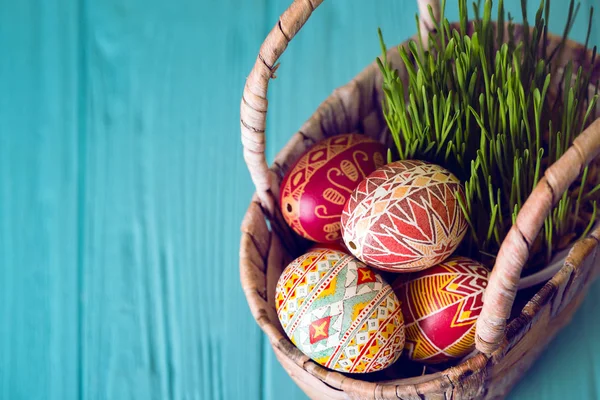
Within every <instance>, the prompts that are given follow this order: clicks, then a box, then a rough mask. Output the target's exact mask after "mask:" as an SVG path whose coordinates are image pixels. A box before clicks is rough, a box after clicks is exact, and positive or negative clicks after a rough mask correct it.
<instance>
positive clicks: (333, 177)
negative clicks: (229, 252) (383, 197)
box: [279, 133, 386, 242]
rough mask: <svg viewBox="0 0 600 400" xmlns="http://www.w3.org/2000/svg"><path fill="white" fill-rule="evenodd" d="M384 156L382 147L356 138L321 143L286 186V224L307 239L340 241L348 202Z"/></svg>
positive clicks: (298, 164)
mask: <svg viewBox="0 0 600 400" xmlns="http://www.w3.org/2000/svg"><path fill="white" fill-rule="evenodd" d="M385 151H386V148H385V146H384V145H383V144H381V143H378V142H376V141H375V140H373V139H370V138H368V137H366V136H364V135H360V134H356V133H350V134H343V135H337V136H333V137H331V138H328V139H325V140H322V141H320V142H318V143H316V144H315V145H314V146H312V147H311V148H310V149H309V150H308V151H307V152H306V153H304V154H303V155H302V156H301V157H300V158H299V159H298V160H297V161H296V163H295V164H294V165H293V166H292V167H291V168H290V171H289V172H288V173H287V174H286V176H285V177H284V179H283V182H282V183H281V190H280V199H279V200H280V204H281V211H282V214H283V217H284V219H285V221H286V222H287V223H288V225H290V226H291V227H292V229H293V230H294V231H295V232H296V233H298V234H299V235H300V236H302V237H304V238H306V239H309V240H312V241H315V242H335V241H337V240H340V239H341V234H340V216H341V214H342V210H343V208H344V203H345V202H346V200H347V199H348V197H350V194H351V193H352V191H353V190H354V188H355V187H356V186H357V185H358V183H359V182H360V181H361V180H362V179H364V178H365V177H366V176H367V175H368V174H370V173H371V172H373V171H374V170H375V169H377V168H379V167H380V166H382V165H383V163H384V159H383V155H384V154H385Z"/></svg>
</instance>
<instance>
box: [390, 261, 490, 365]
mask: <svg viewBox="0 0 600 400" xmlns="http://www.w3.org/2000/svg"><path fill="white" fill-rule="evenodd" d="M488 277H489V271H488V270H487V268H486V267H484V266H483V265H482V264H480V263H478V262H476V261H473V260H471V259H469V258H466V257H451V258H449V259H448V260H446V261H444V262H443V263H441V264H438V265H436V266H434V267H432V268H430V269H427V270H425V271H420V272H416V273H413V274H409V275H403V276H400V277H399V278H398V279H396V281H395V282H394V283H393V285H392V286H393V288H394V291H395V292H396V295H397V296H398V298H399V300H400V302H401V304H402V314H403V315H404V321H405V324H406V326H405V335H406V342H405V345H404V348H405V350H406V351H405V354H406V356H407V357H408V358H409V359H412V360H414V361H418V362H422V363H426V364H437V363H441V362H446V361H450V360H453V359H456V358H460V357H463V356H465V355H467V354H469V353H470V352H471V351H473V349H474V348H475V322H476V321H477V317H478V316H479V313H480V312H481V307H482V306H483V292H484V291H485V288H486V287H487V283H488Z"/></svg>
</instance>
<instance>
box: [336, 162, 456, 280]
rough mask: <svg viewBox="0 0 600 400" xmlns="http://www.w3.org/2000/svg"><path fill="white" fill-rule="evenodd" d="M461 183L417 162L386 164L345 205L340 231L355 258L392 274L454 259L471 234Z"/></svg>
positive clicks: (449, 173) (439, 169) (431, 166)
mask: <svg viewBox="0 0 600 400" xmlns="http://www.w3.org/2000/svg"><path fill="white" fill-rule="evenodd" d="M457 195H458V196H464V192H463V188H462V185H461V183H460V181H459V180H458V179H457V178H456V177H455V176H454V175H453V174H452V173H451V172H450V171H448V170H446V169H445V168H443V167H441V166H439V165H436V164H431V163H428V162H424V161H418V160H403V161H396V162H393V163H390V164H387V165H385V166H383V167H381V168H379V169H377V170H376V171H374V172H373V173H371V174H370V175H369V176H368V177H367V178H366V179H364V180H363V181H362V182H361V183H360V184H359V185H358V187H357V188H356V190H355V191H354V192H353V193H352V195H351V196H350V198H349V199H348V202H347V203H346V205H345V208H344V211H343V214H342V217H341V225H342V232H343V239H344V243H345V244H346V247H348V249H349V250H350V251H351V252H352V254H354V256H355V257H356V258H358V259H359V260H361V261H362V262H364V263H366V264H367V265H370V266H372V267H375V268H379V269H382V270H385V271H390V272H412V271H419V270H423V269H426V268H429V267H432V266H433V265H436V264H438V263H440V262H442V261H444V260H445V259H446V258H448V257H450V256H451V255H452V253H453V252H454V251H455V250H456V248H457V247H458V245H459V244H460V242H461V240H462V238H463V237H464V235H465V233H466V232H467V221H466V219H465V216H464V214H463V213H462V210H461V209H460V205H459V202H458V199H457Z"/></svg>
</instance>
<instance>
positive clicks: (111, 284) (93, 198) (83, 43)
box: [0, 0, 600, 400]
mask: <svg viewBox="0 0 600 400" xmlns="http://www.w3.org/2000/svg"><path fill="white" fill-rule="evenodd" d="M288 1H289V0H219V1H202V0H172V1H170V2H168V1H160V0H97V1H92V0H77V1H75V0H44V1H34V0H18V1H11V2H9V1H2V2H0V45H1V47H0V48H1V49H2V57H1V59H0V399H1V400H37V399H40V400H42V399H43V400H45V399H52V400H69V399H110V400H120V399H144V400H146V399H161V400H162V399H190V400H191V399H199V400H207V399H227V400H229V399H273V400H275V399H284V398H285V399H290V400H293V399H303V398H304V396H303V394H302V393H301V391H300V390H299V389H298V388H297V387H296V386H294V384H293V383H292V381H291V380H290V379H289V378H288V377H287V375H286V373H285V372H284V371H283V369H282V368H281V367H280V366H279V364H278V363H277V361H276V360H275V357H274V355H273V352H272V350H271V348H270V346H269V344H268V343H267V341H266V339H265V336H264V335H263V334H262V332H261V331H260V330H259V329H258V327H257V325H256V324H255V322H254V320H253V319H252V317H251V315H250V312H249V309H248V306H247V304H246V301H245V298H244V295H243V293H242V290H241V288H240V284H239V272H238V245H239V236H240V233H239V232H240V231H239V225H240V221H241V218H242V216H243V214H244V212H245V208H246V207H247V205H248V203H249V201H250V197H251V195H252V192H253V187H252V184H251V183H250V179H249V175H248V173H247V171H246V167H245V165H244V162H243V159H242V154H241V145H240V140H239V136H240V132H239V101H240V97H241V93H242V88H243V84H244V81H245V77H246V74H247V73H248V72H249V71H250V68H251V66H252V65H253V63H254V59H255V57H256V55H257V52H258V47H259V45H260V43H261V41H262V39H263V38H264V37H265V36H266V34H267V32H268V30H269V29H270V28H271V27H272V26H273V25H274V24H275V23H276V21H277V18H278V16H279V14H280V13H281V12H282V11H283V10H284V9H285V7H286V6H287V5H288ZM593 2H595V0H586V1H584V2H583V4H582V5H583V7H582V11H581V12H580V16H579V19H578V23H577V24H576V25H575V28H574V33H573V37H574V38H575V39H577V40H579V41H583V40H584V39H585V29H586V21H587V18H588V8H589V6H590V5H591V4H592V3H593ZM448 3H449V6H448V14H449V16H450V19H455V18H456V16H457V11H456V2H455V1H452V0H451V1H449V2H448ZM506 3H507V6H508V8H509V9H510V10H513V14H517V15H519V14H520V12H519V8H518V3H519V2H518V1H517V0H510V1H508V0H507V1H506ZM530 3H531V4H530V7H529V9H530V15H531V16H533V15H534V14H533V10H534V9H535V7H534V6H535V5H534V4H533V3H535V1H530ZM565 3H566V1H564V0H562V1H561V0H555V1H553V2H552V19H551V27H552V28H553V30H554V31H555V32H561V31H562V23H564V18H565V15H566V12H565V5H564V4H565ZM415 13H416V5H415V4H414V2H413V1H410V0H401V1H399V0H378V1H359V0H343V1H341V0H336V1H333V0H330V1H326V2H325V3H324V4H323V5H322V6H321V8H320V9H319V10H318V11H317V12H316V13H315V14H314V16H313V18H312V19H311V20H310V21H309V22H308V23H307V25H306V26H305V28H304V30H303V31H302V32H301V33H300V34H299V36H298V37H297V38H296V39H294V40H293V42H292V43H291V45H290V47H289V50H288V52H287V53H286V54H285V55H284V57H283V58H282V60H281V61H282V64H281V68H280V69H279V70H278V78H277V79H276V80H275V81H274V82H273V83H272V86H271V90H270V92H269V100H270V105H271V108H270V112H269V117H268V129H267V135H268V139H269V143H268V157H269V160H272V159H273V156H274V154H275V153H276V151H277V150H278V149H280V148H281V147H282V146H283V144H284V143H285V142H286V141H287V139H288V137H289V136H290V135H291V134H292V132H294V131H295V130H297V129H298V128H299V127H300V125H301V124H302V122H303V121H304V120H306V119H307V118H308V117H309V115H310V113H311V112H312V111H313V110H314V109H316V107H317V105H318V104H319V103H320V102H321V101H322V100H323V99H324V98H325V97H326V96H327V95H328V94H329V93H330V92H331V91H332V90H333V89H334V88H335V87H337V86H339V85H341V84H343V83H345V82H347V81H348V80H350V79H351V78H352V77H353V76H354V75H356V74H357V73H358V72H359V71H360V70H361V69H362V68H363V67H365V66H366V65H367V64H368V63H369V62H371V61H372V60H373V59H374V57H376V56H377V55H378V51H379V47H378V41H377V34H376V30H377V27H379V26H380V27H382V29H383V31H384V34H385V37H386V40H387V42H388V43H389V44H392V43H394V42H396V43H399V42H401V41H403V40H404V39H405V38H407V37H408V36H411V35H412V34H413V33H414V32H415V25H414V16H415ZM517 19H518V18H517ZM592 41H593V42H594V43H596V44H598V43H600V19H596V26H595V29H594V30H593V31H592ZM598 304H600V285H599V284H596V285H595V286H594V287H593V288H592V290H591V293H590V294H589V296H588V298H587V300H586V302H585V303H584V304H583V306H582V308H581V310H580V312H579V313H578V314H577V315H576V316H575V318H574V319H573V323H572V324H571V325H570V326H569V327H568V328H567V329H565V330H564V331H563V332H562V333H561V334H560V336H559V337H558V338H557V339H556V340H555V341H554V342H553V343H552V345H551V347H550V348H549V349H548V351H547V352H546V354H545V355H544V356H543V357H542V358H541V359H540V360H539V362H538V363H537V364H536V365H535V366H534V367H533V368H532V370H531V371H530V372H529V373H528V374H527V376H526V378H525V379H524V381H523V383H522V384H520V385H519V386H518V387H517V388H516V389H515V390H514V391H513V393H512V394H511V396H510V398H511V399H566V398H573V399H575V398H576V399H595V398H599V397H600V341H599V340H598V338H599V337H600V313H599V312H598V308H597V305H598Z"/></svg>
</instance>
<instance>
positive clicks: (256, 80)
mask: <svg viewBox="0 0 600 400" xmlns="http://www.w3.org/2000/svg"><path fill="white" fill-rule="evenodd" d="M322 2H323V0H294V2H293V3H292V5H291V6H290V7H289V8H288V9H287V10H286V11H285V12H284V13H283V14H282V15H281V17H280V18H279V21H278V22H277V24H276V25H275V26H274V27H273V29H272V30H271V32H269V35H268V36H267V38H266V39H265V41H264V43H263V44H262V46H261V47H260V52H259V53H258V57H257V59H256V62H255V64H254V67H253V68H252V71H251V72H250V75H248V78H247V80H246V86H245V87H244V94H243V96H242V103H241V109H240V114H241V120H240V122H241V124H240V125H241V129H242V144H243V146H244V159H245V160H246V164H247V165H248V170H249V171H250V175H251V177H252V181H253V182H254V186H255V187H256V193H257V195H258V198H259V199H260V201H261V204H262V206H263V208H264V209H266V210H267V211H269V212H271V213H273V211H274V207H275V204H274V203H273V197H272V196H270V195H269V192H270V188H271V182H270V179H271V176H270V174H269V169H268V166H267V160H266V158H265V147H266V138H265V127H266V118H267V106H268V103H267V88H268V86H269V80H270V79H271V78H273V76H274V73H275V70H276V69H277V60H278V59H279V57H280V56H281V55H282V54H283V52H284V51H285V49H286V48H287V45H288V43H289V42H290V41H291V40H292V38H293V37H294V36H296V33H298V31H299V30H300V28H302V26H303V25H304V23H305V22H306V21H307V20H308V18H309V17H310V16H311V14H312V12H313V11H314V10H315V9H316V8H317V7H318V6H319V5H320V4H321V3H322ZM417 3H418V5H419V13H420V15H421V20H420V26H421V34H422V35H423V39H424V40H423V42H424V43H427V37H428V34H429V32H431V31H432V30H433V27H434V24H433V23H432V22H433V21H432V20H431V15H430V13H429V10H428V6H431V8H432V11H433V15H434V17H435V18H437V19H438V20H439V15H440V14H439V11H440V4H439V0H417Z"/></svg>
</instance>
